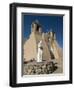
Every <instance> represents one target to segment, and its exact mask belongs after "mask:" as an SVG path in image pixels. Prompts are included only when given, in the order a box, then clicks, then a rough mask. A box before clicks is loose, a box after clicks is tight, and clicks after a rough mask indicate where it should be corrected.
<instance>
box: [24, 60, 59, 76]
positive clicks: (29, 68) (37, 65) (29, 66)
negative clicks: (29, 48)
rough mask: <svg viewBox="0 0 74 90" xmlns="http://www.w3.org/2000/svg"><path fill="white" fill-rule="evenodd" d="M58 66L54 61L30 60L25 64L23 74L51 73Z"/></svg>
mask: <svg viewBox="0 0 74 90" xmlns="http://www.w3.org/2000/svg"><path fill="white" fill-rule="evenodd" d="M57 68H58V67H57V64H56V63H53V62H46V61H43V62H35V61H33V62H28V63H24V65H23V75H39V74H50V73H53V72H54V71H55V70H56V69H57Z"/></svg>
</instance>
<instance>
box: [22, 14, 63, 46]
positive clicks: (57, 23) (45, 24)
mask: <svg viewBox="0 0 74 90" xmlns="http://www.w3.org/2000/svg"><path fill="white" fill-rule="evenodd" d="M22 17H23V18H22V24H23V25H22V26H23V28H22V29H23V36H24V38H28V37H29V35H30V33H31V24H32V22H33V21H35V20H38V21H39V23H40V24H41V25H42V31H43V32H48V31H50V30H51V29H52V31H54V32H55V33H56V39H57V41H58V43H59V45H60V46H61V47H63V16H53V15H49V16H48V15H39V14H23V15H22Z"/></svg>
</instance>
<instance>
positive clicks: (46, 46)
mask: <svg viewBox="0 0 74 90" xmlns="http://www.w3.org/2000/svg"><path fill="white" fill-rule="evenodd" d="M39 42H41V43H42V48H41V50H42V55H41V56H42V61H43V60H46V61H51V60H56V62H58V63H60V62H61V60H62V59H63V51H62V48H61V47H60V46H59V45H58V42H57V40H56V34H55V32H52V31H50V32H46V33H44V32H43V31H42V26H41V24H40V23H39V22H38V21H34V22H32V24H31V34H30V36H29V39H27V40H26V42H25V43H24V45H23V54H24V56H23V58H24V61H26V62H28V61H30V60H35V61H37V60H38V55H39V54H38V51H39V49H38V44H39Z"/></svg>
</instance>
